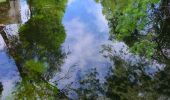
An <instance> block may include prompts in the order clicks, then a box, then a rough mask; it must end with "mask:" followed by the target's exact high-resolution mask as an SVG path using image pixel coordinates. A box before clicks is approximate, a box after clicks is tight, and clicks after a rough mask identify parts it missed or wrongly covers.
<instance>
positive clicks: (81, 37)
mask: <svg viewBox="0 0 170 100" xmlns="http://www.w3.org/2000/svg"><path fill="white" fill-rule="evenodd" d="M70 2H71V1H70ZM79 9H81V11H79ZM63 24H64V26H65V29H66V32H67V38H66V40H65V43H64V44H63V49H64V51H65V52H68V53H69V55H67V58H66V59H65V61H64V64H63V66H62V69H61V72H60V73H58V74H59V75H57V76H56V77H55V78H54V79H53V80H54V81H56V80H60V78H62V77H65V76H69V77H66V79H62V80H60V81H59V82H57V83H58V87H59V88H60V89H63V88H64V89H65V87H67V85H69V84H72V85H71V88H77V87H79V82H76V81H79V77H83V76H84V75H85V74H86V72H88V71H89V70H91V69H92V68H95V69H96V70H97V72H99V75H98V76H97V77H100V81H103V80H104V76H105V75H106V74H107V71H108V67H109V66H110V63H109V61H108V60H107V59H105V58H104V57H103V56H102V55H100V50H101V49H102V48H101V46H102V45H103V44H104V43H105V42H107V40H108V27H107V21H106V20H105V17H104V16H103V14H102V7H101V5H100V4H96V3H95V1H93V0H86V1H84V0H74V1H72V2H71V3H70V4H68V7H67V9H66V13H65V16H64V18H63ZM66 89H67V88H66ZM65 91H67V90H65ZM68 95H69V97H71V96H70V95H72V96H73V94H72V92H69V94H68ZM75 95H76V94H75Z"/></svg>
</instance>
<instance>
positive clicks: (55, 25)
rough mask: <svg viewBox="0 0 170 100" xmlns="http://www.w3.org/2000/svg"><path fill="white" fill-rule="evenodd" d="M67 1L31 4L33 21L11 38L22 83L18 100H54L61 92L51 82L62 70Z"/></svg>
mask: <svg viewBox="0 0 170 100" xmlns="http://www.w3.org/2000/svg"><path fill="white" fill-rule="evenodd" d="M66 2H67V0H62V1H61V0H41V1H39V0H30V1H29V3H30V5H31V14H32V15H31V19H30V20H29V21H28V22H27V23H26V24H25V25H23V26H22V27H21V28H20V31H19V38H17V37H11V39H10V40H9V43H8V48H9V54H10V55H12V57H13V58H14V60H15V62H16V65H17V67H18V69H19V72H20V75H21V78H22V82H21V83H19V84H18V88H17V89H16V91H15V92H14V96H15V99H17V100H18V99H31V100H32V99H33V100H34V99H36V98H40V99H54V98H56V96H57V95H58V93H59V90H58V89H57V88H56V87H55V86H53V85H51V84H50V83H48V80H49V79H50V78H51V77H52V76H53V74H54V73H55V72H56V71H57V70H58V69H59V66H60V65H61V64H62V59H63V58H64V54H63V53H62V51H61V48H60V46H61V44H62V43H63V42H64V40H65V30H64V27H63V25H62V23H61V20H62V16H63V14H64V9H65V4H66Z"/></svg>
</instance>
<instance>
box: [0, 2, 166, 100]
mask: <svg viewBox="0 0 170 100" xmlns="http://www.w3.org/2000/svg"><path fill="white" fill-rule="evenodd" d="M11 2H12V3H16V4H17V7H16V8H15V9H13V10H14V11H12V12H15V13H16V12H17V14H18V15H16V16H15V17H16V18H14V19H12V18H10V16H8V15H7V14H9V15H10V13H7V14H6V16H8V18H7V17H6V19H7V21H4V18H2V17H1V18H0V22H1V23H0V25H1V26H0V27H2V26H3V27H4V28H3V30H0V31H1V34H0V83H1V84H2V86H1V84H0V93H1V91H2V93H1V99H2V100H8V99H9V100H13V99H14V100H17V99H19V98H20V99H21V100H22V99H23V98H25V99H26V100H27V99H28V98H29V97H30V96H32V97H31V98H30V99H33V100H34V99H35V100H36V99H37V98H39V99H40V100H41V99H42V100H43V99H47V100H48V99H50V100H55V99H56V98H57V99H58V97H59V96H58V94H59V95H60V96H61V94H62V96H61V97H62V99H63V98H64V100H65V99H70V100H72V99H73V100H80V99H81V100H124V99H125V100H126V99H127V100H135V99H134V98H138V99H139V98H140V99H143V100H157V99H154V98H161V97H162V96H163V97H162V98H163V99H160V100H166V98H168V95H164V94H161V93H160V94H161V95H160V97H156V96H155V95H157V94H159V92H154V93H152V91H154V90H157V91H161V89H162V91H164V89H163V88H161V89H160V88H159V86H160V87H161V86H163V87H164V85H162V83H160V84H161V85H160V84H156V85H155V83H157V81H159V79H157V78H155V76H158V77H161V76H162V75H165V76H167V73H168V69H167V73H166V74H164V73H163V71H164V69H166V66H169V63H167V62H166V63H162V62H160V60H156V59H152V60H150V59H149V58H146V57H143V56H142V57H141V56H140V55H136V54H134V53H132V52H131V51H130V47H129V46H128V45H127V44H126V43H125V42H123V41H118V40H116V39H115V37H112V35H111V33H110V30H111V29H110V22H109V21H110V20H108V18H107V17H108V15H107V14H105V12H104V10H106V9H105V5H104V4H105V3H104V4H102V2H96V1H95V0H68V2H67V0H63V1H58V2H57V3H58V4H56V5H55V3H56V2H55V0H50V1H45V0H42V2H40V1H31V2H28V1H27V0H16V1H14V2H13V1H11ZM66 2H67V3H66ZM36 3H37V4H36ZM107 3H108V2H107ZM0 4H1V2H0ZM65 4H66V7H63V6H65ZM108 6H109V5H108ZM11 8H12V7H11ZM42 8H43V9H42ZM49 8H50V9H49ZM55 9H58V10H55ZM8 10H9V12H10V9H8ZM8 10H7V12H8ZM47 12H48V13H47ZM53 13H54V14H53ZM52 14H53V15H52ZM0 15H1V16H3V17H4V15H3V14H0ZM1 19H2V20H1ZM16 20H17V21H16ZM4 25H5V26H4ZM4 34H5V36H4ZM4 37H5V38H4ZM167 44H168V43H167ZM167 55H168V53H167ZM159 59H161V58H159ZM159 71H160V72H162V73H163V74H162V73H160V74H157V73H158V72H159ZM168 75H169V74H168ZM160 79H161V78H160ZM153 80H156V81H153ZM164 81H168V79H167V80H164ZM152 83H153V84H154V85H152ZM152 86H153V87H152ZM1 87H2V88H1ZM165 87H166V85H165ZM159 89H160V90H159ZM56 91H57V92H56ZM165 91H166V89H165ZM167 91H169V90H167ZM166 93H167V94H168V93H169V92H165V94H166ZM63 95H64V96H63ZM145 95H147V96H146V98H145ZM53 96H54V98H55V99H54V98H53ZM13 97H14V98H13ZM150 97H151V99H149V98H150ZM60 99H61V98H60ZM62 99H61V100H62ZM138 99H136V100H138Z"/></svg>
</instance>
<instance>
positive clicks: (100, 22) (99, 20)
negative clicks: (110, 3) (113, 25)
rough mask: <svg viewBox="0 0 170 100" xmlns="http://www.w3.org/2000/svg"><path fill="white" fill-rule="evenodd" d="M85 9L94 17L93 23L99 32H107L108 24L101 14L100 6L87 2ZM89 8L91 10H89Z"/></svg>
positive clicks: (89, 0)
mask: <svg viewBox="0 0 170 100" xmlns="http://www.w3.org/2000/svg"><path fill="white" fill-rule="evenodd" d="M85 7H86V10H87V11H88V12H89V13H90V14H92V15H93V16H95V20H94V23H95V24H96V25H97V28H98V30H99V32H107V31H108V25H107V24H108V22H107V20H106V18H105V16H104V15H103V14H102V6H101V5H100V4H94V1H93V0H88V2H86V3H85ZM89 7H90V8H91V9H89Z"/></svg>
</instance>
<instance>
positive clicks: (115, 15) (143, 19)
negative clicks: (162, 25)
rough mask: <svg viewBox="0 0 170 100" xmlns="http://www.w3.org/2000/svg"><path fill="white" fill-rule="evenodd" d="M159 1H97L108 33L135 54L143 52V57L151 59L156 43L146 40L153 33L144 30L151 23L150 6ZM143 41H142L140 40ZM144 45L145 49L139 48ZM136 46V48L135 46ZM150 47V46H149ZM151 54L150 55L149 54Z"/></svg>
mask: <svg viewBox="0 0 170 100" xmlns="http://www.w3.org/2000/svg"><path fill="white" fill-rule="evenodd" d="M159 1H160V0H126V1H124V0H100V1H99V0H98V1H97V2H101V4H102V5H103V14H105V15H106V18H107V20H108V21H109V27H110V33H111V34H114V36H115V37H116V39H118V40H120V41H124V42H125V43H126V44H127V45H128V46H130V48H132V51H133V52H134V53H136V54H140V53H142V52H141V51H143V50H144V51H145V52H143V53H145V54H143V56H145V57H149V58H150V57H151V56H152V55H153V53H154V51H155V50H154V49H155V46H156V43H155V42H153V41H152V40H153V38H155V37H152V39H149V40H146V39H145V38H146V37H147V35H144V34H143V33H142V32H143V31H144V32H145V34H152V35H154V34H155V33H154V32H149V29H148V30H146V28H147V27H148V25H149V24H150V23H149V22H150V21H151V19H150V18H149V17H150V15H149V14H150V13H149V12H148V11H149V10H151V9H153V8H152V6H151V5H154V4H156V3H158V2H159ZM147 32H149V33H147ZM141 38H142V39H145V40H142V39H141ZM144 44H145V45H146V46H147V47H146V48H147V49H148V50H147V49H144V47H140V46H143V45H144ZM137 45H138V46H137ZM150 45H151V46H150ZM151 52H152V54H151Z"/></svg>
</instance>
